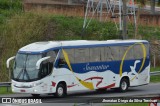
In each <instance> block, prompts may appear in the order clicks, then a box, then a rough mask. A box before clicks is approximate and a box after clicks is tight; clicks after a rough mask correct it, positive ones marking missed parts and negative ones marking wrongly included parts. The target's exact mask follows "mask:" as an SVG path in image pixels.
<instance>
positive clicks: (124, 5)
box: [122, 0, 128, 39]
mask: <svg viewBox="0 0 160 106" xmlns="http://www.w3.org/2000/svg"><path fill="white" fill-rule="evenodd" d="M122 2H123V11H122V20H123V29H122V37H123V39H127V38H128V36H127V0H122Z"/></svg>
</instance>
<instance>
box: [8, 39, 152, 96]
mask: <svg viewBox="0 0 160 106" xmlns="http://www.w3.org/2000/svg"><path fill="white" fill-rule="evenodd" d="M11 60H13V62H12V64H10V62H11ZM6 63H7V68H8V69H10V70H11V83H12V84H11V88H12V91H13V92H15V93H28V94H31V95H32V96H34V97H37V96H40V95H41V94H54V95H55V96H57V97H64V96H66V95H67V92H68V91H78V90H106V89H112V88H115V89H119V91H121V92H125V91H127V90H128V88H129V87H133V86H140V85H146V84H148V83H149V81H150V55H149V42H148V41H146V40H107V41H88V40H73V41H46V42H35V43H32V44H29V45H27V46H24V47H22V48H21V49H19V51H18V53H17V54H16V56H13V57H11V58H9V59H8V60H7V62H6ZM10 66H11V68H10Z"/></svg>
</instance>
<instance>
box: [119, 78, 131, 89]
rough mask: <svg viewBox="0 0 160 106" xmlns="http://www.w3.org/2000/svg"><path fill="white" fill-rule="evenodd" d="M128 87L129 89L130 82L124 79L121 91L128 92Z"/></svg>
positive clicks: (120, 87)
mask: <svg viewBox="0 0 160 106" xmlns="http://www.w3.org/2000/svg"><path fill="white" fill-rule="evenodd" d="M128 87H129V81H128V80H127V79H125V78H122V79H121V82H120V86H119V91H120V92H126V91H127V90H128Z"/></svg>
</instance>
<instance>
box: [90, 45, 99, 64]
mask: <svg viewBox="0 0 160 106" xmlns="http://www.w3.org/2000/svg"><path fill="white" fill-rule="evenodd" d="M89 56H90V62H99V61H101V49H100V47H96V48H90V51H89Z"/></svg>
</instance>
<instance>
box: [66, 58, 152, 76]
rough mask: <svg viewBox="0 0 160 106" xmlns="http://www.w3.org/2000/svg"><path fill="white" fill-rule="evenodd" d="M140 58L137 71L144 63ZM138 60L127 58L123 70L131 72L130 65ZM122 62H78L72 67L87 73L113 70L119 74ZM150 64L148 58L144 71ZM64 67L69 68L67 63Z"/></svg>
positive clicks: (74, 69) (75, 70)
mask: <svg viewBox="0 0 160 106" xmlns="http://www.w3.org/2000/svg"><path fill="white" fill-rule="evenodd" d="M136 60H140V61H141V62H140V63H137V65H136V69H135V71H136V72H138V71H139V70H140V67H141V65H142V61H143V59H136ZM136 60H125V61H124V64H123V69H122V70H123V72H131V68H130V66H134V62H135V61H136ZM120 63H121V61H110V62H90V63H77V64H71V66H72V69H73V71H74V73H79V74H83V73H87V72H90V71H96V72H104V71H107V70H111V71H112V72H113V73H115V74H119V69H120ZM149 64H150V62H149V58H146V61H145V63H144V66H143V68H142V71H143V70H144V69H145V68H146V67H147V66H148V65H149ZM63 68H67V69H69V68H68V66H67V65H65V66H64V67H63Z"/></svg>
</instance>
